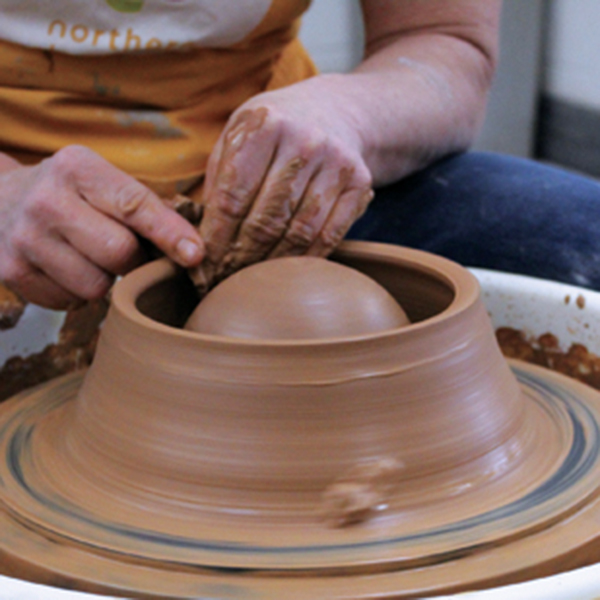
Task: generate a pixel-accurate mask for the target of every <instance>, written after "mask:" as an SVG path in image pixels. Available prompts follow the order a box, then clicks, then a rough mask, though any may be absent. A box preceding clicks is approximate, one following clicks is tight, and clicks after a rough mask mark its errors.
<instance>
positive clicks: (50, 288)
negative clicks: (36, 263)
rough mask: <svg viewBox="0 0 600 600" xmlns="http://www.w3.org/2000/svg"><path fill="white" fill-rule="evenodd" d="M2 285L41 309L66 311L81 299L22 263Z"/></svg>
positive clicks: (76, 304)
mask: <svg viewBox="0 0 600 600" xmlns="http://www.w3.org/2000/svg"><path fill="white" fill-rule="evenodd" d="M4 283H6V285H7V286H8V287H9V288H10V289H11V290H13V291H14V292H15V293H17V294H19V296H21V297H22V298H27V300H28V302H32V303H33V304H37V305H38V306H42V307H43V308H50V309H52V310H66V309H68V308H71V307H74V306H78V305H79V304H80V303H81V299H80V298H78V297H77V296H76V295H75V294H72V293H70V292H69V291H68V290H66V289H65V288H63V287H62V286H60V285H59V284H57V283H56V282H55V281H53V280H52V279H51V278H50V277H48V276H47V275H46V274H45V273H42V272H41V271H39V270H37V269H35V268H33V267H31V265H25V264H24V263H22V264H21V265H20V266H18V267H15V268H14V269H13V271H12V272H11V273H10V274H9V275H8V277H7V278H6V280H4Z"/></svg>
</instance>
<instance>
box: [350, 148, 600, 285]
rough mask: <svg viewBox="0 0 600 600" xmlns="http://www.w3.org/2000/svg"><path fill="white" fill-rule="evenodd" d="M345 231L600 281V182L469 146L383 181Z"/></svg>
mask: <svg viewBox="0 0 600 600" xmlns="http://www.w3.org/2000/svg"><path fill="white" fill-rule="evenodd" d="M348 237H349V238H351V239H363V240H372V241H381V242H388V243H394V244H401V245H404V246H410V247H413V248H420V249H422V250H427V251H429V252H434V253H436V254H439V255H442V256H446V257H448V258H450V259H452V260H455V261H456V262H458V263H461V264H463V265H465V266H473V267H484V268H488V269H496V270H500V271H507V272H512V273H521V274H524V275H530V276H534V277H541V278H544V279H552V280H556V281H562V282H566V283H571V284H575V285H580V286H584V287H589V288H593V289H597V290H600V184H599V183H596V181H594V180H592V179H589V178H587V177H583V176H580V175H575V174H573V173H570V172H567V171H563V170H562V169H558V168H555V167H549V166H546V165H543V164H540V163H537V162H535V161H532V160H525V159H520V158H515V157H512V156H504V155H500V154H491V153H479V152H472V153H467V154H460V155H455V156H451V157H449V158H446V159H444V160H442V161H440V162H438V163H436V164H434V165H433V166H431V167H429V168H427V169H425V170H424V171H421V172H419V173H417V174H415V175H412V176H411V177H408V178H406V179H404V180H402V181H400V182H398V183H396V184H393V185H390V186H387V187H385V188H381V189H379V190H377V191H376V196H375V199H374V200H373V202H372V203H371V205H370V207H369V209H368V210H367V212H366V213H365V215H363V217H362V218H361V219H359V220H358V221H357V222H356V223H355V225H354V226H353V227H352V229H351V230H350V232H349V234H348Z"/></svg>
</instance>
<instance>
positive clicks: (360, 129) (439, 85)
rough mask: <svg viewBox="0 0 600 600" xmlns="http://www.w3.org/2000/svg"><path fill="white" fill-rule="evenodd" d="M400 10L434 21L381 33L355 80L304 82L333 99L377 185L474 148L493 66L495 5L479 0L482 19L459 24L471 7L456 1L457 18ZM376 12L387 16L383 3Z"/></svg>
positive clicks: (431, 0)
mask: <svg viewBox="0 0 600 600" xmlns="http://www.w3.org/2000/svg"><path fill="white" fill-rule="evenodd" d="M400 4H403V5H407V6H408V5H415V8H414V12H415V13H417V12H418V10H421V11H422V13H423V10H422V9H420V7H422V6H427V10H429V12H430V13H431V14H426V15H423V14H421V15H417V16H415V17H413V22H412V23H411V22H409V23H408V24H407V25H406V27H405V29H403V30H400V31H394V32H393V33H392V32H387V31H385V27H383V28H382V27H380V28H379V30H378V33H379V35H377V36H374V38H373V39H371V41H370V43H369V44H368V45H367V50H366V58H365V60H364V61H363V62H362V63H361V64H360V65H359V66H358V67H357V68H356V69H355V70H354V71H353V72H352V73H349V74H344V75H324V76H322V77H319V78H315V80H313V81H312V82H310V83H309V85H310V86H311V87H312V88H313V92H314V93H315V94H317V95H319V94H323V95H324V96H325V97H327V96H328V95H331V96H332V97H333V98H336V97H337V103H338V106H339V109H340V111H341V112H342V113H343V116H344V118H346V119H348V120H349V121H350V122H351V123H350V124H351V126H352V127H353V128H354V129H355V130H356V131H357V133H358V135H359V140H358V142H359V144H360V147H361V153H362V155H363V158H364V160H365V162H366V164H367V166H368V167H369V169H370V171H371V173H372V176H373V181H374V185H375V186H379V185H382V184H385V183H389V182H391V181H394V180H397V179H399V178H401V177H403V176H405V175H407V174H409V173H411V172H413V171H415V170H417V169H419V168H422V167H423V166H425V165H426V164H428V163H430V162H431V161H432V160H435V159H436V158H438V157H440V156H443V155H445V154H447V153H450V152H453V151H459V150H463V149H466V148H467V147H468V146H469V145H470V144H471V143H472V142H473V140H474V138H475V136H476V134H477V131H478V129H479V126H480V124H481V122H482V121H483V117H484V111H485V105H486V99H487V92H488V90H489V87H490V84H491V81H492V78H493V73H494V69H495V63H496V53H497V50H496V46H497V39H496V37H497V20H498V12H499V11H498V9H499V5H498V3H497V2H495V0H491V1H489V2H487V1H484V2H481V0H480V4H478V5H477V9H478V10H480V14H479V15H478V16H477V17H476V18H474V17H472V19H473V21H472V22H469V21H467V22H464V21H465V20H466V17H464V15H465V14H472V6H469V2H468V0H467V2H461V1H460V0H453V4H452V6H453V8H454V9H455V10H454V13H456V14H454V13H452V12H451V13H450V14H447V13H448V12H449V10H448V9H447V8H446V7H447V6H448V5H449V4H450V3H448V2H439V1H436V0H428V2H426V3H422V2H417V3H415V2H411V1H410V0H403V2H402V3H400ZM436 5H437V6H438V8H439V11H440V12H443V13H444V14H443V15H442V16H438V15H437V14H436V11H435V6H436ZM379 8H380V11H381V12H384V8H387V7H386V3H385V2H382V3H380V6H379ZM384 17H385V15H384V16H383V18H384ZM461 18H463V21H461ZM419 19H421V20H420V21H419ZM381 29H383V32H382V31H381ZM307 83H308V82H307ZM334 101H335V100H334Z"/></svg>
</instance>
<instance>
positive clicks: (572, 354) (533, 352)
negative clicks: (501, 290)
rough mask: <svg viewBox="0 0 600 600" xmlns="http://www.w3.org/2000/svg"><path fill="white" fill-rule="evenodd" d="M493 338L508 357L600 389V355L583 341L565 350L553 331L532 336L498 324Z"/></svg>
mask: <svg viewBox="0 0 600 600" xmlns="http://www.w3.org/2000/svg"><path fill="white" fill-rule="evenodd" d="M496 337H497V339H498V343H499V344H500V349H501V350H502V353H503V354H504V355H505V356H507V357H508V358H516V359H518V360H523V361H525V362H529V363H532V364H535V365H540V366H542V367H546V368H548V369H552V370H553V371H557V372H558V373H562V374H563V375H567V376H568V377H572V378H573V379H577V380H578V381H582V382H583V383H587V384H588V385H590V386H591V387H593V388H595V389H597V390H600V357H599V356H597V355H596V354H594V353H592V352H590V351H589V350H588V349H587V347H586V346H584V345H583V344H579V343H573V344H571V345H570V346H569V348H568V349H567V350H566V351H565V350H562V349H561V344H560V340H559V339H558V338H557V337H556V336H555V335H554V334H552V333H544V334H543V335H540V336H538V337H531V336H528V335H527V334H526V333H525V332H523V331H521V330H518V329H513V328H511V327H500V328H499V329H497V330H496Z"/></svg>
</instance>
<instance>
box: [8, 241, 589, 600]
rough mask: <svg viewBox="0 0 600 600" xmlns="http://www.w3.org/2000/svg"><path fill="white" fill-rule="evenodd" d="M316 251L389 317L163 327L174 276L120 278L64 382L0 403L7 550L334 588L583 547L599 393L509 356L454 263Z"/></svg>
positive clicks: (40, 560) (153, 583)
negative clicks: (400, 317)
mask: <svg viewBox="0 0 600 600" xmlns="http://www.w3.org/2000/svg"><path fill="white" fill-rule="evenodd" d="M336 260H337V261H338V262H339V263H341V264H342V265H348V266H352V267H354V268H359V269H360V270H361V271H362V272H363V273H364V274H366V275H368V276H369V277H371V278H373V279H374V280H375V281H377V283H379V284H380V285H382V286H383V287H384V288H385V289H387V290H388V292H389V293H390V294H391V295H392V296H393V298H394V299H395V301H396V302H397V303H398V304H400V305H401V306H402V307H403V309H404V311H405V312H406V314H407V315H408V318H409V320H410V321H411V323H410V324H408V325H405V326H401V327H400V326H395V327H392V328H390V329H384V330H383V331H376V332H372V333H367V334H363V335H355V336H349V337H333V338H330V339H327V338H325V339H320V338H317V339H300V340H298V339H292V340H289V339H283V340H281V339H279V340H278V339H260V338H259V339H247V338H234V337H230V336H227V335H217V334H211V335H205V334H199V333H196V332H191V331H185V330H182V329H179V328H178V327H179V326H181V325H182V324H183V322H184V321H185V319H186V317H185V316H182V315H181V314H179V312H180V311H178V310H174V309H173V307H174V306H175V307H181V306H184V305H186V301H185V299H184V298H182V297H180V294H181V295H182V296H185V295H186V293H187V292H185V291H183V292H182V291H181V290H182V289H183V288H185V285H186V284H185V283H184V280H185V281H187V280H186V275H185V274H184V273H182V272H181V271H180V270H178V269H177V268H175V267H174V266H173V265H172V264H171V263H169V262H168V261H166V260H162V261H157V262H155V263H152V264H150V265H146V266H145V267H142V268H140V269H138V270H137V271H135V272H134V273H132V274H130V275H128V276H126V277H125V278H124V279H123V280H122V281H121V282H120V283H119V284H118V285H117V287H116V288H115V291H114V294H113V302H112V306H111V308H110V312H109V315H108V317H107V319H106V322H105V324H104V325H103V328H102V335H101V339H100V341H99V344H98V349H97V353H96V357H95V360H94V363H93V365H92V367H91V368H90V369H89V370H88V371H87V373H86V374H85V377H84V375H83V373H78V374H73V375H69V376H67V377H65V378H61V379H58V380H55V381H54V382H53V383H51V384H48V385H47V386H44V387H41V388H37V389H35V390H32V391H30V392H27V393H25V394H23V395H22V396H21V397H19V398H15V399H13V400H11V401H9V402H8V403H6V404H5V405H4V406H3V409H2V411H0V456H3V457H4V461H0V477H1V478H2V481H3V487H2V488H1V489H0V500H1V502H2V505H3V507H4V510H3V511H2V512H0V551H2V552H4V553H5V554H6V555H7V556H9V557H10V561H9V563H10V564H17V565H20V567H21V568H22V571H23V572H25V573H26V576H27V577H30V578H33V579H36V580H39V581H42V582H43V581H48V582H54V583H56V579H57V577H58V578H59V579H60V580H61V581H62V582H64V583H65V584H66V585H69V586H71V587H74V588H75V589H82V590H86V589H92V590H94V591H106V592H107V593H112V594H115V593H116V592H118V593H119V594H122V595H124V596H134V597H166V598H197V597H224V598H228V597H229V598H235V597H250V598H280V597H281V598H283V597H285V598H290V599H296V598H302V599H306V598H323V599H325V598H327V599H336V598H340V599H341V598H348V597H352V598H366V597H374V596H375V597H395V598H402V597H403V598H410V597H418V596H423V595H426V594H432V593H450V592H453V591H458V590H465V589H471V588H473V587H480V586H492V585H499V584H502V583H508V582H510V581H518V580H521V579H523V578H527V577H532V576H541V575H545V574H549V573H553V572H556V571H558V570H561V569H564V568H570V567H572V566H576V565H581V564H586V563H587V562H591V561H593V560H594V559H595V558H596V557H597V556H598V546H599V545H600V544H599V542H598V539H597V537H598V534H597V528H596V526H595V524H596V523H597V521H598V519H599V518H600V504H599V500H598V498H599V497H600V488H599V486H600V425H599V423H600V397H599V395H598V393H597V392H596V391H594V390H592V389H591V388H590V387H588V386H584V385H581V384H579V383H577V382H575V381H573V380H570V379H567V378H564V377H561V376H560V375H558V374H556V373H552V372H550V371H548V370H546V369H540V368H537V367H535V366H528V365H525V364H523V363H517V362H515V363H513V364H512V368H509V365H508V364H507V363H506V362H505V361H504V359H503V358H502V355H501V353H500V350H499V347H498V344H497V343H496V339H495V336H494V332H493V330H492V327H491V323H490V321H489V317H488V315H487V312H486V310H485V308H484V306H483V304H482V303H481V300H480V298H479V290H478V286H477V283H476V280H475V279H474V277H473V276H472V275H471V274H470V273H468V272H467V271H465V270H463V269H461V268H460V267H458V266H457V265H454V264H453V263H449V262H448V261H445V260H443V259H439V258H437V257H432V256H430V255H426V254H424V253H420V252H416V251H409V250H406V249H401V248H397V247H387V246H384V245H378V244H366V243H349V244H345V245H344V246H343V247H342V249H341V251H340V252H339V253H338V255H337V256H336ZM279 276H280V277H281V274H280V275H279ZM216 289H218V288H216ZM167 301H168V305H167V304H165V303H166V302H167ZM219 304H220V306H221V307H222V308H226V312H227V314H228V315H230V316H231V314H232V313H231V312H229V311H231V310H233V309H232V308H227V307H226V306H225V303H224V302H223V303H219ZM188 314H189V313H188ZM50 549H51V550H50Z"/></svg>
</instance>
